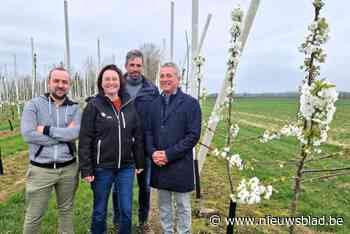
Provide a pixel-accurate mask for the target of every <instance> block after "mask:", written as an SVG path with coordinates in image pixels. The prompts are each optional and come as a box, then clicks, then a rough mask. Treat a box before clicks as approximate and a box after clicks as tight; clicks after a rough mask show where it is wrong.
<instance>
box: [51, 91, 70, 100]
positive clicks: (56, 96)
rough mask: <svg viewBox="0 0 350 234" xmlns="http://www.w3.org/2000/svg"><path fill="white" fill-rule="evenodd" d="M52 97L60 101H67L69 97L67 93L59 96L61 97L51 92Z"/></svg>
mask: <svg viewBox="0 0 350 234" xmlns="http://www.w3.org/2000/svg"><path fill="white" fill-rule="evenodd" d="M51 95H52V97H54V98H55V99H58V100H63V99H65V98H66V97H67V94H66V93H65V94H63V95H62V96H59V95H57V94H56V92H51Z"/></svg>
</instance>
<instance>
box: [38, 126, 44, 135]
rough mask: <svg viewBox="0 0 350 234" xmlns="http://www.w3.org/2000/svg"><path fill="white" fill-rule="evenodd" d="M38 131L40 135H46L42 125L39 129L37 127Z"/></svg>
mask: <svg viewBox="0 0 350 234" xmlns="http://www.w3.org/2000/svg"><path fill="white" fill-rule="evenodd" d="M36 131H37V132H38V133H41V134H43V133H44V126H42V125H39V126H37V127H36Z"/></svg>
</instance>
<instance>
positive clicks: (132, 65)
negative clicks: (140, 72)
mask: <svg viewBox="0 0 350 234" xmlns="http://www.w3.org/2000/svg"><path fill="white" fill-rule="evenodd" d="M129 66H130V67H142V65H141V64H135V63H130V64H129Z"/></svg>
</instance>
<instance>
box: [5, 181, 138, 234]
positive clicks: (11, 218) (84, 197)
mask: <svg viewBox="0 0 350 234" xmlns="http://www.w3.org/2000/svg"><path fill="white" fill-rule="evenodd" d="M135 180H136V179H135ZM135 187H137V186H136V184H135ZM137 192H138V191H137V189H136V188H135V189H134V195H133V214H137ZM110 197H111V195H110ZM74 202H75V205H74V221H73V222H74V227H75V233H81V234H83V233H89V229H90V224H91V212H92V191H91V189H90V185H88V184H87V183H85V182H82V181H81V183H80V184H79V188H78V191H77V193H76V198H75V201H74ZM109 205H110V206H109V209H108V227H112V205H111V202H110V204H109ZM24 213H25V193H24V191H21V192H18V193H15V194H14V195H13V196H12V197H11V198H10V199H9V200H7V202H5V203H3V204H1V203H0V233H1V234H2V233H11V234H12V233H22V226H23V220H24ZM57 219H58V211H57V209H56V198H55V195H54V193H52V194H51V200H50V203H49V208H48V210H47V212H46V214H45V217H44V219H43V222H42V225H41V233H48V234H49V233H56V230H57V227H58V222H57ZM135 224H136V217H133V229H134V230H135Z"/></svg>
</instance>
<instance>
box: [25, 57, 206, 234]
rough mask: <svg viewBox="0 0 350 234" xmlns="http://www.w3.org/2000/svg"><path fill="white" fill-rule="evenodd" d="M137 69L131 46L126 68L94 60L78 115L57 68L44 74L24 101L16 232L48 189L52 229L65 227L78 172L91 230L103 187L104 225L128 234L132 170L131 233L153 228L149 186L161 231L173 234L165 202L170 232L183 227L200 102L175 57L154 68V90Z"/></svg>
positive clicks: (29, 223)
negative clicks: (39, 89)
mask: <svg viewBox="0 0 350 234" xmlns="http://www.w3.org/2000/svg"><path fill="white" fill-rule="evenodd" d="M143 66H144V58H143V54H142V53H141V51H139V50H131V51H129V52H128V53H127V55H126V59H125V69H126V71H127V72H126V74H124V75H123V74H122V71H121V70H120V68H118V67H117V66H116V65H114V64H111V65H107V66H105V67H103V68H102V69H101V71H100V72H99V75H98V77H97V87H98V94H96V95H95V96H93V97H90V98H88V99H87V105H86V107H85V108H84V110H83V112H82V113H81V111H80V107H79V104H78V103H76V102H74V101H72V100H70V99H69V98H68V96H67V94H68V92H69V88H70V84H71V80H70V76H69V73H68V71H66V70H65V69H64V68H61V67H58V68H54V69H52V70H51V71H50V73H49V75H48V91H49V92H48V93H47V94H45V95H42V96H39V97H35V98H33V99H32V100H30V101H29V102H27V103H26V105H25V107H24V110H23V113H22V119H21V133H22V136H23V138H24V140H25V141H26V142H27V143H28V144H29V160H30V164H29V167H28V171H27V175H26V177H27V184H26V204H27V208H26V214H25V219H24V226H23V233H30V234H32V233H39V232H40V224H41V221H42V218H43V216H44V214H45V211H46V210H47V207H48V202H49V199H50V195H51V193H52V190H53V189H54V190H55V193H56V200H57V208H58V212H59V225H58V233H74V228H73V203H74V196H75V192H76V190H77V187H78V184H79V171H80V173H81V177H82V179H83V180H84V181H85V182H87V183H90V184H91V190H92V193H93V201H92V202H93V210H92V221H91V228H90V230H91V233H107V225H106V218H107V207H108V200H109V195H110V193H111V191H112V201H113V214H114V215H113V223H114V225H115V227H116V229H117V230H118V231H119V233H122V234H127V233H131V227H132V203H133V199H132V195H133V184H134V175H135V174H136V176H137V182H138V187H139V193H138V205H139V207H138V222H139V230H140V232H141V233H153V231H152V227H151V226H150V224H149V211H150V195H151V188H150V187H153V188H156V189H157V191H158V207H159V211H160V223H161V227H162V231H163V233H166V234H168V233H174V222H173V220H174V217H173V209H174V207H173V203H175V216H176V222H177V233H179V234H182V233H191V202H190V197H191V191H192V190H193V189H194V165H193V148H194V147H195V145H196V144H197V142H198V140H199V137H200V132H201V110H200V106H199V103H198V101H197V100H196V99H194V98H192V97H191V96H189V95H187V94H185V93H183V91H182V90H181V88H180V85H179V84H180V83H179V82H180V79H181V74H180V71H179V68H178V67H177V65H176V64H175V63H172V62H168V63H164V64H163V65H161V67H160V73H159V76H160V77H159V86H160V87H159V88H160V92H159V91H158V88H157V87H156V86H155V85H154V84H153V83H152V82H151V81H149V80H147V78H146V77H145V76H144V75H143V73H142V72H143ZM76 139H78V140H79V144H78V149H76V144H75V140H76ZM87 202H88V201H87ZM82 225H84V224H82Z"/></svg>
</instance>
